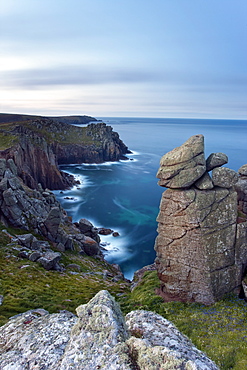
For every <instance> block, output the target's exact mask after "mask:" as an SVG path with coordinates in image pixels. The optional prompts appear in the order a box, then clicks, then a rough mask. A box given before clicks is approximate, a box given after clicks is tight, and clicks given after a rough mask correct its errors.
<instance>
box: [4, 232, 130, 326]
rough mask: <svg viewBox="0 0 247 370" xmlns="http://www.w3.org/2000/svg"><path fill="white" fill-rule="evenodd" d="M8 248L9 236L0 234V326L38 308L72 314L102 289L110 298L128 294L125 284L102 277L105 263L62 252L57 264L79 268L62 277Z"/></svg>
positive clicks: (107, 268) (60, 274) (63, 274)
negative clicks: (11, 318)
mask: <svg viewBox="0 0 247 370" xmlns="http://www.w3.org/2000/svg"><path fill="white" fill-rule="evenodd" d="M0 229H1V230H3V229H4V227H3V226H1V227H0ZM5 229H6V228H5ZM7 230H8V232H9V233H12V234H18V233H19V234H23V233H26V232H25V231H23V230H14V229H12V228H11V229H10V228H8V229H7ZM12 246H13V245H12ZM12 246H11V239H10V238H9V236H7V235H6V234H5V233H4V232H2V231H1V234H0V271H1V275H0V294H1V295H3V296H4V300H3V304H2V305H1V306H0V325H3V324H4V323H5V322H6V321H7V319H8V318H9V317H11V316H13V315H16V314H18V313H20V312H25V311H27V310H29V309H33V308H38V307H41V308H44V309H46V310H48V311H49V312H50V313H53V312H58V311H59V310H69V311H72V312H75V308H76V307H77V306H79V305H80V304H84V303H87V302H88V301H89V300H90V299H91V298H92V297H93V296H94V295H95V294H96V293H97V292H98V291H100V290H102V289H106V290H108V291H109V292H110V293H111V294H112V295H113V296H118V295H122V294H124V293H127V292H128V291H129V284H128V283H126V282H124V281H123V280H122V281H120V282H118V283H116V282H113V281H112V278H111V277H107V278H105V277H104V273H103V272H104V270H108V271H109V272H111V270H110V268H109V264H107V263H106V262H105V261H101V260H99V259H94V258H92V257H87V256H86V257H80V256H79V255H78V254H76V253H75V252H66V253H63V257H62V261H61V262H62V263H64V265H65V266H66V265H68V264H71V263H74V264H77V265H79V266H80V267H81V272H80V273H78V272H76V271H73V269H71V271H72V272H66V273H65V272H57V271H46V270H44V268H43V267H41V266H40V265H39V264H38V263H35V262H32V261H29V260H25V259H22V258H19V257H18V256H17V255H18V251H16V252H15V251H14V250H13V249H12ZM112 272H113V268H112Z"/></svg>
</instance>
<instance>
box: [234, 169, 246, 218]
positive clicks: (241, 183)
mask: <svg viewBox="0 0 247 370" xmlns="http://www.w3.org/2000/svg"><path fill="white" fill-rule="evenodd" d="M238 173H239V178H238V182H237V183H236V185H235V189H236V191H237V193H238V209H239V211H240V212H241V214H240V217H241V218H242V220H243V221H245V220H246V218H247V164H245V165H243V166H242V167H240V169H239V170H238Z"/></svg>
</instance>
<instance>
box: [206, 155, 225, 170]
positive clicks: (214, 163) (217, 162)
mask: <svg viewBox="0 0 247 370" xmlns="http://www.w3.org/2000/svg"><path fill="white" fill-rule="evenodd" d="M226 163H228V157H227V155H226V154H224V153H211V154H210V156H209V157H208V158H207V160H206V169H207V171H211V170H212V169H213V168H215V167H221V166H223V164H226Z"/></svg>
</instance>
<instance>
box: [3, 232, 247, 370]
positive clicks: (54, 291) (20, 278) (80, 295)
mask: <svg viewBox="0 0 247 370" xmlns="http://www.w3.org/2000/svg"><path fill="white" fill-rule="evenodd" d="M4 228H5V227H4V226H1V227H0V230H3V229H4ZM5 229H6V228H5ZM7 230H8V232H9V233H10V234H17V233H25V231H22V230H15V229H10V228H8V229H7ZM17 254H18V252H14V251H13V250H12V248H11V240H10V238H9V236H7V235H6V234H5V233H4V232H1V233H0V271H1V276H0V294H2V295H3V296H4V301H3V304H2V305H1V306H0V324H1V325H2V324H4V323H5V322H6V321H7V319H8V318H9V317H10V316H13V315H15V314H17V313H20V312H24V311H27V310H29V309H32V308H38V307H40V308H44V309H46V310H48V311H49V312H51V313H52V312H58V311H59V310H64V309H65V310H69V311H71V312H75V308H76V307H77V306H79V305H80V304H84V303H86V302H88V301H89V300H90V299H91V298H92V297H93V296H94V295H95V294H96V293H97V292H98V291H100V290H102V289H106V290H108V291H109V292H110V293H111V294H112V295H113V296H114V297H116V299H117V301H118V302H119V303H120V306H121V308H122V311H123V312H124V313H125V314H126V313H128V312H130V311H131V310H137V309H145V310H150V311H154V312H156V313H158V314H160V315H162V316H163V317H165V318H166V319H168V320H170V321H172V322H173V323H174V324H175V325H176V326H177V327H178V329H179V330H180V331H181V332H182V333H184V334H185V335H187V336H188V337H189V338H190V339H191V340H192V342H193V343H194V344H195V345H196V346H197V347H198V348H199V349H201V350H202V351H203V352H205V353H206V354H207V355H208V356H209V357H210V358H211V359H212V360H214V361H215V362H216V363H217V365H218V366H219V367H220V369H222V370H229V369H235V370H243V369H246V368H247V303H246V302H244V301H243V300H240V299H238V298H237V297H236V296H234V295H228V296H226V297H225V298H224V299H223V300H221V301H220V302H217V303H216V304H214V305H212V306H204V305H201V304H196V303H191V304H188V303H181V302H164V301H163V300H162V298H161V297H159V296H158V295H156V294H155V292H156V290H157V288H158V287H159V281H158V277H157V274H156V272H155V271H148V272H146V273H145V274H144V277H143V279H142V283H141V284H139V285H137V286H136V288H135V289H134V290H133V291H132V292H131V291H130V288H129V284H128V283H127V282H124V281H123V280H120V281H119V282H113V281H112V277H107V278H105V277H104V273H103V272H104V270H108V271H110V269H109V265H108V264H107V263H106V262H104V261H100V260H98V259H94V258H92V257H80V256H79V255H78V254H77V253H75V252H72V251H70V252H66V253H63V257H62V261H61V262H62V263H63V264H64V265H65V266H66V265H68V264H69V263H74V264H77V265H80V267H81V272H76V270H74V271H73V269H72V272H57V271H46V270H44V269H43V268H42V267H41V266H40V265H39V264H38V263H34V262H31V261H29V260H25V259H20V258H18V257H17ZM112 272H113V270H112Z"/></svg>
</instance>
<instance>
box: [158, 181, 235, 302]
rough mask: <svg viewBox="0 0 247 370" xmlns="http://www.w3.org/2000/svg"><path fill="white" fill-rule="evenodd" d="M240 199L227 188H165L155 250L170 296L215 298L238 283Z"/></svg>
mask: <svg viewBox="0 0 247 370" xmlns="http://www.w3.org/2000/svg"><path fill="white" fill-rule="evenodd" d="M236 202H237V194H236V192H235V191H233V190H231V191H229V190H228V189H219V188H216V189H212V190H207V191H200V190H198V189H194V188H193V189H188V190H172V189H168V190H166V191H165V192H164V193H163V196H162V200H161V204H160V213H159V216H158V218H157V221H158V222H159V226H158V234H159V235H158V236H157V238H156V243H155V250H156V254H157V259H156V265H157V269H158V276H159V278H160V280H161V291H162V295H163V296H164V297H165V298H166V299H168V300H181V301H189V302H193V301H196V302H200V303H204V304H211V303H214V302H215V300H216V299H218V298H220V297H221V296H222V295H223V294H225V293H227V292H229V291H232V290H233V289H234V288H235V287H236V286H237V280H236V279H237V274H236V272H237V267H236V265H235V249H234V245H235V234H236V219H237V209H236Z"/></svg>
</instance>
